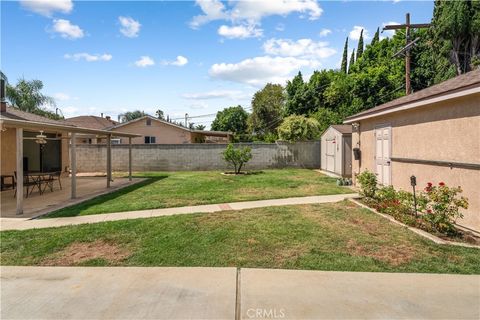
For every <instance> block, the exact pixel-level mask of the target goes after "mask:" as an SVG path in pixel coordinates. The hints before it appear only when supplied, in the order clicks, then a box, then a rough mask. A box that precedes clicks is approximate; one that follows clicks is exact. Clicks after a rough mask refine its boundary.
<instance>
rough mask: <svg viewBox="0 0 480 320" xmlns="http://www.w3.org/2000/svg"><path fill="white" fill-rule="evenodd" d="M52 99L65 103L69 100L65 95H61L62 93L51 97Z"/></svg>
mask: <svg viewBox="0 0 480 320" xmlns="http://www.w3.org/2000/svg"><path fill="white" fill-rule="evenodd" d="M53 97H54V98H55V100H58V101H67V100H70V96H69V95H68V94H66V93H63V92H58V93H55V94H54V95H53Z"/></svg>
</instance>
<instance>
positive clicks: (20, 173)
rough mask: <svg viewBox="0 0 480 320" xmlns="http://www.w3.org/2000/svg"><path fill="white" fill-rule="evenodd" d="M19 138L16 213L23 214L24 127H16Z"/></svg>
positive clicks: (17, 137)
mask: <svg viewBox="0 0 480 320" xmlns="http://www.w3.org/2000/svg"><path fill="white" fill-rule="evenodd" d="M15 131H16V140H17V152H16V153H17V159H16V160H17V165H16V168H17V169H16V170H17V176H16V179H17V187H16V188H17V210H16V214H23V129H22V128H16V130H15Z"/></svg>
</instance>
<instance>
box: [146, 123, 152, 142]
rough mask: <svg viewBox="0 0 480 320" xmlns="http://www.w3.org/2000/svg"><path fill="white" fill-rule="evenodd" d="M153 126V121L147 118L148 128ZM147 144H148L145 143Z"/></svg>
mask: <svg viewBox="0 0 480 320" xmlns="http://www.w3.org/2000/svg"><path fill="white" fill-rule="evenodd" d="M151 125H152V119H150V118H147V126H151ZM145 143H146V142H145Z"/></svg>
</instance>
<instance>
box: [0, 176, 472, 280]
mask: <svg viewBox="0 0 480 320" xmlns="http://www.w3.org/2000/svg"><path fill="white" fill-rule="evenodd" d="M307 173H308V172H307ZM185 175H187V174H185ZM308 175H309V176H312V173H311V172H310V173H308ZM173 177H175V175H173ZM181 177H183V175H181ZM0 240H1V246H0V247H1V260H0V262H1V264H2V265H84V266H104V265H114V266H209V267H210V266H211V267H225V266H229V267H232V266H236V267H249V268H285V269H312V270H345V271H347V270H348V271H386V272H430V273H469V274H480V254H479V253H480V251H479V250H478V249H474V248H463V247H455V246H445V245H436V244H434V243H433V242H431V241H429V240H426V239H424V238H422V237H420V236H418V235H416V234H414V233H412V232H410V231H409V230H407V229H405V228H403V227H400V226H398V225H395V224H393V223H390V222H388V221H387V220H385V219H383V218H381V217H379V216H378V215H376V214H374V213H372V212H370V211H369V210H366V209H361V208H359V207H357V206H355V205H354V204H353V203H351V202H348V201H344V202H339V203H333V204H316V205H302V206H285V207H269V208H259V209H251V210H244V211H224V212H218V213H209V214H189V215H177V216H168V217H160V218H150V219H137V220H122V221H115V222H104V223H96V224H85V225H79V226H70V227H60V228H50V229H33V230H25V231H4V232H1V233H0Z"/></svg>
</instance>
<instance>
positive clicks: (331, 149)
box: [325, 138, 335, 172]
mask: <svg viewBox="0 0 480 320" xmlns="http://www.w3.org/2000/svg"><path fill="white" fill-rule="evenodd" d="M325 155H326V161H327V171H330V172H335V138H333V139H327V140H326V154H325Z"/></svg>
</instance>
